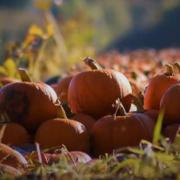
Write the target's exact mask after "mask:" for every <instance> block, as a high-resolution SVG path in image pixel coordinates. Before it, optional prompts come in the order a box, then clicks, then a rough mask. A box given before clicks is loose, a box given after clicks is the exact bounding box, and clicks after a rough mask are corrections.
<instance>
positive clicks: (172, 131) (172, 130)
mask: <svg viewBox="0 0 180 180" xmlns="http://www.w3.org/2000/svg"><path fill="white" fill-rule="evenodd" d="M178 130H180V124H172V125H168V126H166V127H165V128H164V129H163V135H164V136H165V137H168V138H169V139H170V141H171V142H173V141H174V139H175V137H176V134H177V133H178Z"/></svg>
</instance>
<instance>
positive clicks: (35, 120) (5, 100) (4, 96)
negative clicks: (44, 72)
mask: <svg viewBox="0 0 180 180" xmlns="http://www.w3.org/2000/svg"><path fill="white" fill-rule="evenodd" d="M56 103H57V95H56V93H55V91H54V90H53V89H52V88H51V87H50V86H48V85H46V84H44V83H40V82H36V83H35V82H16V83H11V84H8V85H5V86H4V87H3V88H1V90H0V112H1V113H3V114H6V115H7V116H8V117H9V119H10V120H11V121H13V122H18V123H20V124H22V125H24V126H25V127H26V128H27V129H28V130H29V131H33V130H35V129H36V128H37V127H38V126H39V125H40V124H41V123H42V122H43V121H45V120H48V119H51V118H55V117H57V107H56Z"/></svg>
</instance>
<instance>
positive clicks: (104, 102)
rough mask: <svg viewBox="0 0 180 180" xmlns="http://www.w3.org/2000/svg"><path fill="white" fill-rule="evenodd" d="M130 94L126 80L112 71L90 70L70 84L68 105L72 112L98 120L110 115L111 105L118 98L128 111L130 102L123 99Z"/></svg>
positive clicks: (120, 74) (79, 75) (112, 109)
mask: <svg viewBox="0 0 180 180" xmlns="http://www.w3.org/2000/svg"><path fill="white" fill-rule="evenodd" d="M130 93H132V89H131V86H130V84H129V81H128V79H127V78H126V77H125V76H124V75H123V74H122V73H120V72H117V71H113V70H92V71H85V72H82V73H79V74H77V75H76V76H74V77H73V79H72V80H71V82H70V85H69V89H68V103H69V105H70V108H71V110H72V112H74V113H85V114H88V115H91V116H92V117H95V118H99V117H102V116H104V115H108V114H112V113H113V112H114V111H115V109H114V108H113V107H112V104H113V103H115V100H116V99H117V98H120V99H121V101H122V103H123V105H124V107H125V109H126V110H127V111H129V109H130V105H131V102H126V100H125V97H126V96H127V95H128V94H130Z"/></svg>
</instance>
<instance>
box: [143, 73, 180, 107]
mask: <svg viewBox="0 0 180 180" xmlns="http://www.w3.org/2000/svg"><path fill="white" fill-rule="evenodd" d="M177 82H178V79H177V78H176V77H175V76H167V75H164V74H163V75H157V76H155V77H153V78H152V79H151V80H150V82H149V85H148V87H147V89H146V90H145V94H144V109H146V110H149V109H156V110H159V108H160V101H161V98H162V96H163V94H164V93H165V92H166V90H167V89H168V88H169V87H170V86H172V85H174V84H175V83H177Z"/></svg>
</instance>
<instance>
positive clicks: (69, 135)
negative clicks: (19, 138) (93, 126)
mask: <svg viewBox="0 0 180 180" xmlns="http://www.w3.org/2000/svg"><path fill="white" fill-rule="evenodd" d="M35 141H36V142H39V144H40V146H41V147H42V148H51V147H56V146H62V145H65V146H66V147H67V149H68V150H69V151H84V152H88V151H89V134H88V132H87V130H86V128H85V126H84V125H83V124H81V123H80V122H77V121H74V120H69V119H59V118H57V119H52V120H48V121H46V122H44V123H43V124H42V125H41V126H40V127H39V129H38V130H37V132H36V136H35Z"/></svg>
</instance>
